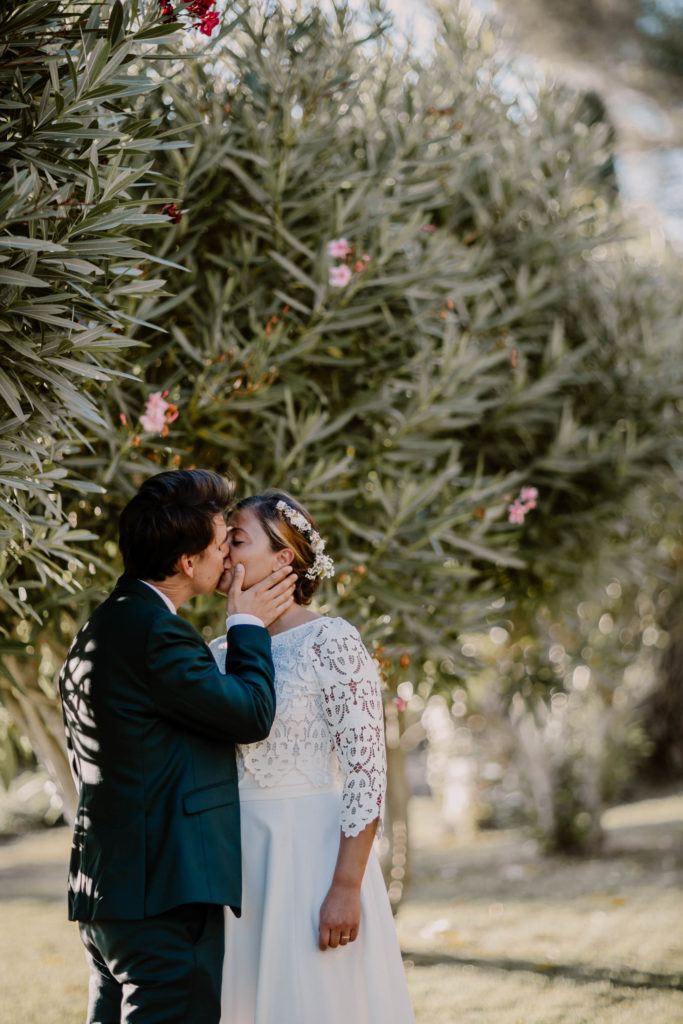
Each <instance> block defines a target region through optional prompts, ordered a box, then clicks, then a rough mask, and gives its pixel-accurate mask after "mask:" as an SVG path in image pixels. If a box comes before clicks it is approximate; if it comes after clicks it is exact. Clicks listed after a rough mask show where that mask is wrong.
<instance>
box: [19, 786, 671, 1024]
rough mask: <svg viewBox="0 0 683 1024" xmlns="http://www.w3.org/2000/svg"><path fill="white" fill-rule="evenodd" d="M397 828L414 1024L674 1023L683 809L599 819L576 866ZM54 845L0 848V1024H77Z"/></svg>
mask: <svg viewBox="0 0 683 1024" xmlns="http://www.w3.org/2000/svg"><path fill="white" fill-rule="evenodd" d="M411 824H412V835H413V843H414V868H413V881H412V886H411V889H410V895H409V898H408V899H406V900H405V902H404V904H403V905H402V907H401V909H400V911H399V914H398V918H397V926H398V930H399V935H400V938H401V944H402V947H403V949H404V951H405V956H406V969H407V975H408V982H409V985H410V989H411V993H412V996H413V1001H414V1005H415V1013H416V1018H417V1022H418V1024H643V1021H647V1024H681V1022H683V886H682V883H683V795H681V794H673V795H669V796H666V797H662V798H659V799H653V800H646V801H641V802H639V803H636V804H631V805H626V806H623V807H619V808H614V809H613V810H611V811H609V812H608V813H607V815H606V816H605V825H606V827H607V837H608V838H607V845H606V848H605V851H604V854H603V855H602V856H601V857H600V858H595V859H592V860H588V861H579V860H569V859H546V858H543V857H540V856H539V855H538V853H537V851H536V849H535V848H534V846H533V844H529V843H528V842H526V841H525V840H524V838H523V837H522V836H521V835H519V834H517V833H512V832H506V833H490V834H486V835H482V836H479V837H478V838H476V839H475V840H473V841H470V842H467V843H463V842H458V841H457V839H456V838H454V837H452V836H449V835H447V834H444V833H443V832H442V831H441V829H440V826H439V823H438V819H437V816H436V815H435V813H434V808H433V805H432V804H431V802H430V801H427V800H415V801H414V802H413V807H412V822H411ZM68 845H69V835H68V832H67V830H66V829H63V828H56V829H52V830H50V831H46V832H40V833H33V834H30V835H27V836H24V837H23V838H21V839H15V840H6V841H5V842H3V843H2V844H0V991H1V992H2V999H1V1001H0V1024H81V1022H82V1021H83V1019H84V1010H85V1004H86V1000H87V974H86V969H85V964H84V960H83V954H82V950H81V946H80V942H79V939H78V935H77V931H76V928H75V927H74V926H73V925H70V924H69V923H68V922H67V921H66V920H65V909H64V908H65V903H64V876H65V864H66V858H67V850H68ZM350 1024H352V1022H350Z"/></svg>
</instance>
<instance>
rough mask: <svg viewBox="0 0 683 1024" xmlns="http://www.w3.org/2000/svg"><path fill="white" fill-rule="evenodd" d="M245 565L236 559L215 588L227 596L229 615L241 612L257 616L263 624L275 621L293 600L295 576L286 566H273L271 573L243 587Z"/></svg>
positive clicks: (267, 624)
mask: <svg viewBox="0 0 683 1024" xmlns="http://www.w3.org/2000/svg"><path fill="white" fill-rule="evenodd" d="M243 582H244V566H243V565H241V564H240V563H239V562H238V563H237V565H236V566H235V568H234V569H233V570H232V572H230V571H227V572H225V573H224V574H223V576H222V577H221V580H220V582H219V584H218V588H217V589H218V591H219V592H220V593H221V594H226V595H227V598H228V615H233V614H234V613H235V612H243V613H245V614H247V615H256V616H257V617H258V618H259V619H261V620H262V621H263V623H264V624H265V625H266V626H269V625H270V624H271V622H275V620H276V619H278V618H279V617H280V616H281V615H282V614H283V612H286V611H287V609H288V608H289V607H290V606H291V605H292V604H293V602H294V587H295V586H296V576H295V575H294V573H293V572H292V568H291V566H289V565H283V566H282V568H280V569H276V570H275V572H272V573H271V574H270V576H266V578H265V579H263V580H260V581H259V582H258V583H255V584H254V585H253V586H252V587H249V588H248V589H247V590H242V583H243Z"/></svg>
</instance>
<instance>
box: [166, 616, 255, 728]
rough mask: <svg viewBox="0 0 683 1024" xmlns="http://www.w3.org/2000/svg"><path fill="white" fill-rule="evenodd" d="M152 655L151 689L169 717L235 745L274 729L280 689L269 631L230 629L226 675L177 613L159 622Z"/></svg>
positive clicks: (250, 627)
mask: <svg viewBox="0 0 683 1024" xmlns="http://www.w3.org/2000/svg"><path fill="white" fill-rule="evenodd" d="M146 653H147V657H146V662H147V671H148V673H149V686H150V691H151V694H152V697H153V698H154V700H155V702H156V704H157V706H158V708H159V710H160V712H161V714H162V715H164V716H165V717H167V718H169V719H171V720H173V721H175V722H177V723H178V724H180V725H182V726H184V727H185V728H187V729H193V730H196V731H197V732H201V733H203V734H204V735H207V736H211V737H214V738H216V739H222V740H227V741H229V742H232V743H253V742H255V741H257V740H261V739H265V737H266V736H267V735H268V733H269V732H270V727H271V725H272V723H273V718H274V716H275V691H274V687H273V662H272V659H271V656H270V636H269V634H268V631H267V630H265V629H262V628H260V627H259V626H234V627H233V628H232V629H231V630H230V645H229V653H228V659H227V663H226V672H225V674H224V673H223V672H221V671H220V670H219V669H218V668H217V666H216V663H215V661H214V659H213V656H212V655H211V652H210V651H209V648H208V647H207V646H206V644H205V643H204V642H203V641H202V639H201V638H200V637H199V636H198V634H197V633H196V631H195V630H194V629H193V628H192V626H190V625H189V623H187V622H186V621H185V620H184V619H181V618H180V617H179V616H177V615H173V616H171V615H169V616H164V617H163V619H161V620H159V621H158V622H157V623H156V624H155V627H154V628H153V629H152V630H151V631H150V634H149V637H148V641H147V652H146Z"/></svg>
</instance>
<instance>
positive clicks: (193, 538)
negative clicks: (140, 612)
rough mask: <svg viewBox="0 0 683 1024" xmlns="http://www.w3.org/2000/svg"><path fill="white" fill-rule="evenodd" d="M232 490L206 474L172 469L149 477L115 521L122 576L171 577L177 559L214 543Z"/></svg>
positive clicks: (214, 475) (226, 482)
mask: <svg viewBox="0 0 683 1024" xmlns="http://www.w3.org/2000/svg"><path fill="white" fill-rule="evenodd" d="M232 493H233V484H232V482H231V481H230V480H228V479H227V478H226V477H224V476H219V475H218V473H213V472H211V470H209V469H174V470H171V471H170V472H169V473H157V475H156V476H151V477H149V479H148V480H145V482H144V484H143V485H142V487H141V488H140V490H139V491H138V493H137V494H136V495H135V497H134V498H131V500H130V501H129V502H128V504H127V505H126V507H125V508H124V510H123V512H122V513H121V517H120V519H119V548H120V549H121V554H122V555H123V565H124V568H125V570H126V572H127V573H128V574H129V575H131V576H136V577H137V578H138V579H141V580H163V579H166V577H167V576H172V575H173V574H174V572H175V571H176V564H177V562H178V559H179V558H180V556H181V555H198V554H199V553H200V552H202V551H204V550H205V549H206V548H207V547H208V546H209V544H210V543H211V541H212V540H213V537H214V529H213V527H214V523H213V520H214V516H215V515H216V513H217V512H221V513H223V514H225V512H226V509H227V507H228V505H229V503H230V499H231V498H232Z"/></svg>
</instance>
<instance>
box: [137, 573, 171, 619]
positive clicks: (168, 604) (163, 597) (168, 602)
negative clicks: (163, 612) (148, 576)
mask: <svg viewBox="0 0 683 1024" xmlns="http://www.w3.org/2000/svg"><path fill="white" fill-rule="evenodd" d="M140 583H144V584H145V586H146V587H149V589H150V590H153V591H154V593H155V594H158V595H159V597H160V598H161V600H162V601H163V602H164V604H165V605H166V607H167V608H168V610H169V611H170V612H173V614H174V615H175V614H176V606H175V605H174V604H173V601H172V600H171V598H170V597H167V596H166V594H162V592H161V591H160V590H159V589H158V588H157V587H155V586H154V585H153V584H152V583H148V582H147V580H140Z"/></svg>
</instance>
